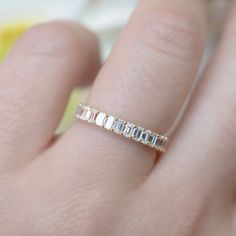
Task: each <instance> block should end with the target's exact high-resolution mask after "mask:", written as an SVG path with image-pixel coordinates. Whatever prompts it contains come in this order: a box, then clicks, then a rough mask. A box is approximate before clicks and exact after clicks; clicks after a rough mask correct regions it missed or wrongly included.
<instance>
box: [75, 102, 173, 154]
mask: <svg viewBox="0 0 236 236" xmlns="http://www.w3.org/2000/svg"><path fill="white" fill-rule="evenodd" d="M75 117H76V119H78V120H83V121H86V122H89V123H91V124H94V125H97V126H99V127H103V128H105V129H107V130H110V131H113V132H114V133H116V134H120V135H122V136H124V137H126V138H129V139H132V140H135V141H136V142H139V143H142V144H144V145H146V146H149V147H151V148H154V149H155V150H158V151H161V152H165V151H166V148H167V144H168V142H169V139H168V138H167V137H164V136H163V135H160V134H157V133H154V132H152V131H150V130H146V129H144V128H142V127H140V126H137V125H135V124H133V123H130V122H126V121H124V120H121V119H118V118H115V117H114V116H111V115H107V114H106V113H104V112H100V111H98V110H97V109H95V108H92V107H89V106H86V105H83V104H79V105H78V108H77V111H76V114H75Z"/></svg>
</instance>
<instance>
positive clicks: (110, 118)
mask: <svg viewBox="0 0 236 236" xmlns="http://www.w3.org/2000/svg"><path fill="white" fill-rule="evenodd" d="M114 121H115V117H113V116H108V118H107V121H106V124H105V125H104V128H105V129H108V130H110V129H111V128H112V125H113V123H114Z"/></svg>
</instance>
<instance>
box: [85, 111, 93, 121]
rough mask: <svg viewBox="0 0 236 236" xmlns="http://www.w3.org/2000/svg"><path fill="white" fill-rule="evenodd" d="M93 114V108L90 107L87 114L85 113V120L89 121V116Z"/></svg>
mask: <svg viewBox="0 0 236 236" xmlns="http://www.w3.org/2000/svg"><path fill="white" fill-rule="evenodd" d="M91 114H92V111H91V109H89V108H88V109H87V112H86V115H85V120H87V121H89V118H90V116H91Z"/></svg>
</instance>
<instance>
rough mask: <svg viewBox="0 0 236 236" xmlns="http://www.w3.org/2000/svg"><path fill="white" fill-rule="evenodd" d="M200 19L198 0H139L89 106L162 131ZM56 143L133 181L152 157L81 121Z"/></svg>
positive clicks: (186, 80) (179, 97)
mask: <svg viewBox="0 0 236 236" xmlns="http://www.w3.org/2000/svg"><path fill="white" fill-rule="evenodd" d="M205 18H206V16H205V5H204V3H203V1H187V0H186V1H184V0H169V1H166V0H162V1H155V0H148V1H147V0H145V1H141V2H140V4H139V5H138V7H137V9H136V11H135V12H134V14H133V16H132V17H131V20H130V22H129V24H128V26H127V28H126V29H125V31H124V32H123V34H122V36H121V39H120V40H119V42H118V44H117V45H116V47H115V49H114V50H113V53H112V55H111V57H110V58H109V60H108V62H107V63H106V65H105V66H104V67H103V69H102V70H101V73H100V74H99V75H98V78H97V79H96V81H95V84H94V86H93V88H92V91H91V94H90V96H89V100H88V104H89V105H91V106H94V107H96V108H97V109H99V110H102V111H104V112H106V113H107V114H112V115H114V116H115V117H118V118H121V119H124V120H127V121H131V122H133V123H136V124H140V125H141V126H143V127H145V128H147V129H151V130H154V131H158V132H161V133H162V132H165V131H166V130H167V129H168V128H169V126H170V124H171V123H172V122H173V121H174V120H175V118H176V115H177V113H178V111H179V109H180V107H181V106H182V103H183V100H184V99H185V96H186V94H187V92H188V90H189V88H190V86H191V84H192V81H193V78H194V77H195V75H196V71H197V68H198V66H199V61H200V58H201V55H202V48H203V45H204V38H205ZM79 136H80V137H81V141H80V143H78V137H79ZM59 145H60V147H63V145H64V146H65V145H66V146H67V147H68V149H69V153H70V155H71V156H74V157H76V160H78V156H80V161H81V162H84V161H85V159H86V161H87V162H88V160H90V162H91V163H92V165H94V166H95V167H96V166H98V164H99V163H104V167H103V168H104V170H112V173H110V174H114V175H116V174H118V175H119V176H124V178H127V175H128V176H132V177H133V176H135V177H137V178H132V179H133V180H137V179H139V178H138V176H146V174H147V173H148V172H149V171H150V169H151V168H152V166H153V163H154V160H155V156H156V153H155V152H154V151H152V150H151V149H148V148H145V147H144V146H142V145H139V144H136V143H134V142H132V141H129V140H127V139H124V138H122V137H117V136H116V135H114V134H111V133H110V134H109V133H108V132H106V131H104V130H101V129H99V128H95V127H89V126H87V125H86V124H82V123H80V122H79V123H77V124H76V125H75V126H74V127H73V128H72V129H71V130H70V131H69V132H68V133H67V134H66V135H65V136H64V137H63V138H62V139H61V141H60V142H59ZM91 145H92V149H91ZM75 146H76V148H74V147H75ZM60 147H59V150H60ZM89 148H90V150H89V151H88V149H89ZM81 165H82V164H81V163H80V166H81ZM86 165H87V163H86ZM100 165H101V164H100ZM112 167H114V168H115V169H116V170H117V171H113V170H114V168H112Z"/></svg>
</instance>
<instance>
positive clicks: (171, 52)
mask: <svg viewBox="0 0 236 236" xmlns="http://www.w3.org/2000/svg"><path fill="white" fill-rule="evenodd" d="M235 12H236V6H234V8H233V9H232V13H231V14H230V16H229V20H228V23H227V24H226V26H225V31H224V35H223V37H222V39H221V42H220V44H219V47H218V49H217V51H216V53H215V55H214V58H213V59H212V60H211V62H210V64H209V66H208V68H207V70H206V72H205V73H204V76H203V78H202V79H201V80H200V82H199V84H198V86H197V88H196V91H195V92H194V94H193V97H192V99H191V102H190V104H189V107H188V109H187V111H186V113H185V115H184V117H183V119H182V122H181V123H180V124H179V127H178V129H177V131H176V132H175V133H174V134H173V135H172V136H171V137H170V138H171V143H170V146H169V148H168V151H167V152H166V153H165V154H163V155H160V154H157V153H156V152H155V151H153V150H152V149H150V148H147V147H145V146H143V145H140V144H137V143H135V142H132V141H129V140H127V139H124V138H123V137H120V136H117V135H114V134H112V133H111V132H107V131H105V130H103V129H100V128H97V127H94V126H92V125H90V124H86V123H83V122H76V123H75V124H74V125H73V126H72V127H71V128H70V129H69V130H68V131H67V132H66V133H65V134H63V135H62V136H61V137H60V138H57V137H56V138H55V130H56V127H57V126H58V123H59V121H60V119H61V116H62V114H63V111H64V108H65V105H66V102H67V100H68V96H69V94H70V93H71V91H72V89H73V88H75V87H76V86H78V85H80V86H82V85H87V84H90V83H91V82H92V81H93V80H94V78H95V82H94V84H93V86H92V90H91V93H90V95H89V98H88V101H87V104H89V105H91V106H94V107H97V108H99V109H100V110H102V111H105V112H107V113H108V114H113V115H114V116H117V117H120V118H123V119H125V120H130V121H133V122H134V123H137V124H140V125H142V126H143V127H147V128H149V129H152V130H156V131H158V132H160V133H164V132H166V131H167V130H168V129H169V128H170V126H171V124H172V123H173V122H174V120H175V119H176V117H177V114H178V112H179V110H180V108H181V106H182V104H183V102H184V100H185V98H186V96H187V94H188V91H189V90H190V88H191V85H192V82H193V80H194V78H195V77H196V74H197V71H198V67H199V64H200V61H201V58H202V52H203V48H204V46H205V43H206V37H207V32H208V29H207V7H206V3H205V1H203V0H198V1H196V0H158V1H157V0H143V1H140V3H139V4H138V6H137V8H136V10H135V12H134V14H133V16H132V17H131V19H130V21H129V24H128V26H127V27H126V29H124V32H123V33H122V34H121V37H120V39H119V41H118V43H117V45H116V46H115V48H114V50H113V52H112V54H111V56H110V57H109V59H108V60H107V62H106V63H105V65H104V66H103V67H102V68H100V62H99V52H98V46H97V45H98V44H97V41H96V38H95V36H94V35H93V34H92V33H90V32H89V31H88V30H86V29H84V28H83V27H82V26H79V25H77V24H74V23H69V22H53V23H45V24H42V25H38V26H35V27H33V28H32V29H30V30H29V31H28V32H27V33H25V34H24V35H23V37H22V38H21V39H20V40H19V41H18V42H17V44H16V45H15V47H14V48H13V50H12V51H11V53H10V54H9V56H8V57H7V58H6V59H5V61H4V62H3V63H2V64H1V65H0V129H1V135H0V235H4V236H32V235H37V236H41V235H42V236H51V235H54V236H55V235H57V236H68V235H70V236H78V235H80V236H98V235H101V236H105V235H109V236H120V235H122V236H133V235H138V236H139V235H140V236H143V235H145V236H149V235H150V236H152V235H154V236H156V235H160V236H172V235H173V236H233V235H236V226H235V224H236V218H235V217H236V212H235V194H236V158H235V153H236V147H235V138H236V130H235V127H236V126H235V125H236V121H235V117H234V114H235V110H236V108H235V107H236V97H235V91H236V83H235V76H236V67H235V51H236V44H235V40H236V14H235Z"/></svg>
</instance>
